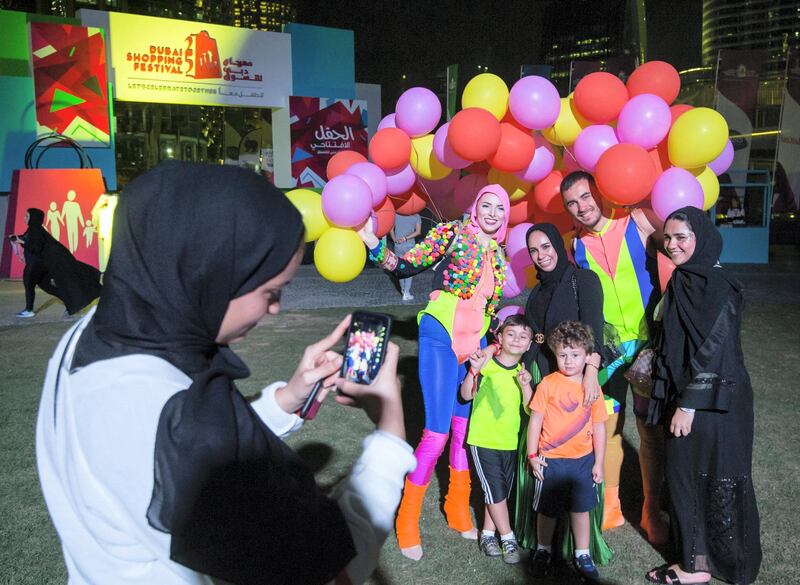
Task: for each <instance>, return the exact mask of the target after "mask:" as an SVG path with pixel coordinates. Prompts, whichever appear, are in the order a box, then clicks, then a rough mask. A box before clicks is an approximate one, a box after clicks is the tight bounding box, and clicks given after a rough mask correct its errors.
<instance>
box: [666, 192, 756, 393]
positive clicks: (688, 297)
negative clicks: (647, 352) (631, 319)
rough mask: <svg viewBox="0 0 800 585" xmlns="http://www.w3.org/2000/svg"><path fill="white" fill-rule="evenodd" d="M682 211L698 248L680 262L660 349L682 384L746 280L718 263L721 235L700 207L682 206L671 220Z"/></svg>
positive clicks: (671, 372)
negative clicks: (720, 316) (714, 327)
mask: <svg viewBox="0 0 800 585" xmlns="http://www.w3.org/2000/svg"><path fill="white" fill-rule="evenodd" d="M679 214H683V215H684V216H685V217H686V218H687V219H688V223H689V224H690V228H691V230H692V232H693V233H694V238H695V250H694V253H693V254H692V256H691V258H689V260H688V261H686V262H685V263H684V264H681V265H680V266H677V267H676V268H675V271H674V272H673V274H672V277H671V278H670V281H669V285H668V286H667V295H666V297H665V301H664V302H665V305H664V312H663V321H662V323H663V338H662V344H661V354H662V356H663V358H664V362H665V365H666V366H667V367H668V368H669V375H670V378H671V380H672V382H673V383H674V384H675V385H676V386H677V387H678V388H682V387H683V386H685V385H686V384H688V383H689V382H690V381H691V378H692V373H691V368H690V365H689V363H690V361H691V359H692V357H694V355H695V354H696V353H697V350H698V348H699V347H700V346H701V345H702V343H703V342H704V341H705V339H706V338H707V337H708V335H709V333H710V332H711V328H712V327H713V326H714V323H715V322H716V320H717V317H718V316H719V314H720V312H721V311H722V309H723V308H724V306H725V302H726V301H727V299H728V298H729V295H730V294H731V293H732V292H736V293H738V292H739V291H740V290H741V285H740V284H739V283H738V281H736V280H735V279H733V278H731V277H729V276H728V275H727V274H726V273H725V271H724V270H723V269H722V267H721V266H720V265H719V257H720V254H721V253H722V236H721V235H720V233H719V230H717V228H716V226H714V224H713V223H712V221H711V220H710V219H709V217H708V215H707V214H706V213H705V212H704V211H701V210H699V209H697V208H696V207H683V208H681V209H678V210H677V211H674V212H673V213H672V214H670V216H669V217H668V218H667V221H669V220H670V219H680V218H681V217H680V215H679ZM676 215H678V218H676V217H675V216H676Z"/></svg>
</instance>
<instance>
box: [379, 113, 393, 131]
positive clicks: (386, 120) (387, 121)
mask: <svg viewBox="0 0 800 585" xmlns="http://www.w3.org/2000/svg"><path fill="white" fill-rule="evenodd" d="M394 117H395V114H389V115H388V116H384V117H383V118H381V121H380V122H378V130H383V129H384V128H397V122H395V119H394Z"/></svg>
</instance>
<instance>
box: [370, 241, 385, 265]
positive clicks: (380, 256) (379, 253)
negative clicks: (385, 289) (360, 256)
mask: <svg viewBox="0 0 800 585" xmlns="http://www.w3.org/2000/svg"><path fill="white" fill-rule="evenodd" d="M369 259H370V260H372V261H373V262H374V263H375V264H382V263H383V261H384V260H385V259H386V244H384V243H383V240H378V245H377V246H375V247H374V248H370V249H369Z"/></svg>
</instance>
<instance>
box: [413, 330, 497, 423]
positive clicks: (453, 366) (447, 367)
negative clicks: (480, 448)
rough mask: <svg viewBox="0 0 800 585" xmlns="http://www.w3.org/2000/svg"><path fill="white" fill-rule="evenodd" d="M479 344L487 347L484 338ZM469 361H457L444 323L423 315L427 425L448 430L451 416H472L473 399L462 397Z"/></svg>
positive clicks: (421, 361) (422, 362)
mask: <svg viewBox="0 0 800 585" xmlns="http://www.w3.org/2000/svg"><path fill="white" fill-rule="evenodd" d="M480 346H481V347H486V339H485V338H483V339H481V343H480ZM468 365H469V362H467V363H465V364H461V365H459V364H458V358H456V354H455V352H454V351H453V346H452V342H451V340H450V336H449V335H448V334H447V330H446V329H445V328H444V326H443V325H442V324H441V323H439V321H437V320H436V319H435V318H434V317H431V316H430V315H423V316H422V320H421V321H420V323H419V382H420V386H422V399H423V401H424V404H425V428H426V429H428V430H431V431H433V432H435V433H448V432H449V431H450V419H451V417H454V416H458V417H463V418H469V413H470V408H471V403H469V402H465V401H464V400H462V399H461V396H460V393H459V388H460V387H461V382H462V381H463V380H464V377H465V376H466V375H467V366H468Z"/></svg>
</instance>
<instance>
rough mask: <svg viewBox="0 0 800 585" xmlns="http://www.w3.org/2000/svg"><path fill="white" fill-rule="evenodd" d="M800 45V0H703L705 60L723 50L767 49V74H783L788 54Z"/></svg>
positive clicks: (711, 61) (714, 58) (710, 60)
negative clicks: (791, 49)
mask: <svg viewBox="0 0 800 585" xmlns="http://www.w3.org/2000/svg"><path fill="white" fill-rule="evenodd" d="M797 46H800V1H798V0H703V62H704V63H705V64H706V65H714V64H716V61H717V55H718V54H719V51H720V49H763V50H765V51H766V55H765V59H766V60H765V62H764V63H763V74H762V75H763V76H764V77H780V76H783V74H784V71H785V69H786V54H787V51H788V50H789V49H790V48H792V47H797Z"/></svg>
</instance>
